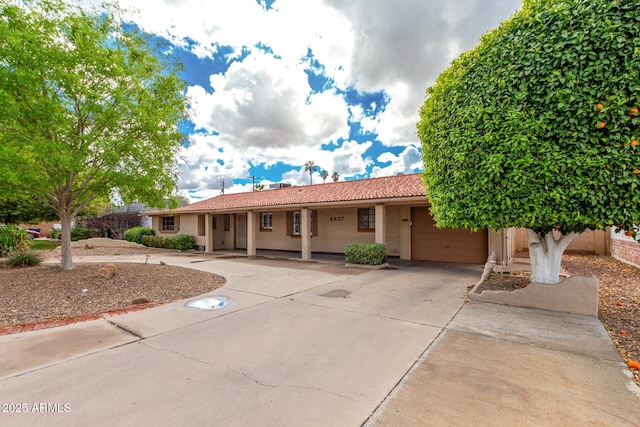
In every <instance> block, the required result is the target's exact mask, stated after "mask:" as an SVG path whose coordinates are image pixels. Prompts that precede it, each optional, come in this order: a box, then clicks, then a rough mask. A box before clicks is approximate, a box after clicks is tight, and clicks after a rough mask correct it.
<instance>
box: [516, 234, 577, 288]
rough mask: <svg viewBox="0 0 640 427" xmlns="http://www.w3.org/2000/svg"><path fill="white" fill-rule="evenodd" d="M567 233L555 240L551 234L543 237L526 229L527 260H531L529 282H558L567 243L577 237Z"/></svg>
mask: <svg viewBox="0 0 640 427" xmlns="http://www.w3.org/2000/svg"><path fill="white" fill-rule="evenodd" d="M578 236H579V234H578V233H569V234H566V235H563V236H561V237H560V238H559V239H557V240H556V238H555V236H554V235H553V233H552V232H549V233H547V234H546V235H545V236H544V237H542V236H541V235H540V234H538V233H536V232H535V231H533V230H531V229H529V228H527V237H528V238H529V258H530V259H531V281H532V282H535V283H546V284H554V283H558V282H559V281H560V262H561V261H562V254H563V253H564V251H565V249H567V246H569V243H571V242H572V241H573V239H575V238H576V237H578Z"/></svg>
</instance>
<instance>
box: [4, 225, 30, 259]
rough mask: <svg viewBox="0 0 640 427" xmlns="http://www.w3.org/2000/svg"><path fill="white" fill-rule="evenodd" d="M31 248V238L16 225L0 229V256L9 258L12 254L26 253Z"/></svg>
mask: <svg viewBox="0 0 640 427" xmlns="http://www.w3.org/2000/svg"><path fill="white" fill-rule="evenodd" d="M28 248H29V236H28V235H27V233H26V232H25V231H24V230H23V229H21V228H18V227H16V226H14V225H5V226H4V227H0V256H3V257H4V256H8V255H9V254H11V253H12V252H15V251H18V252H24V251H26V250H27V249H28Z"/></svg>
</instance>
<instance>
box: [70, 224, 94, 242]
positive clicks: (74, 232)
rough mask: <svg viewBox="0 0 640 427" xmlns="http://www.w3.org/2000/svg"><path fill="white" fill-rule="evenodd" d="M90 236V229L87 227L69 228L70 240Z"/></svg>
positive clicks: (74, 240) (73, 240) (83, 238)
mask: <svg viewBox="0 0 640 427" xmlns="http://www.w3.org/2000/svg"><path fill="white" fill-rule="evenodd" d="M89 237H91V230H89V229H88V228H80V227H74V228H72V229H71V241H72V242H77V241H78V240H85V239H88V238H89Z"/></svg>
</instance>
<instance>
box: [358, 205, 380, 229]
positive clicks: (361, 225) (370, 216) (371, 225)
mask: <svg viewBox="0 0 640 427" xmlns="http://www.w3.org/2000/svg"><path fill="white" fill-rule="evenodd" d="M375 229H376V208H364V209H362V208H361V209H358V231H374V230H375Z"/></svg>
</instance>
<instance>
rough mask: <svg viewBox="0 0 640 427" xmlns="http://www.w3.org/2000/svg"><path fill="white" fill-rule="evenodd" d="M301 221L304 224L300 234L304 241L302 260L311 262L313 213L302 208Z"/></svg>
mask: <svg viewBox="0 0 640 427" xmlns="http://www.w3.org/2000/svg"><path fill="white" fill-rule="evenodd" d="M300 221H301V222H302V224H301V228H300V234H301V236H300V237H301V239H302V248H301V251H302V260H303V261H310V260H311V211H310V210H309V209H308V208H302V210H301V211H300Z"/></svg>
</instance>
